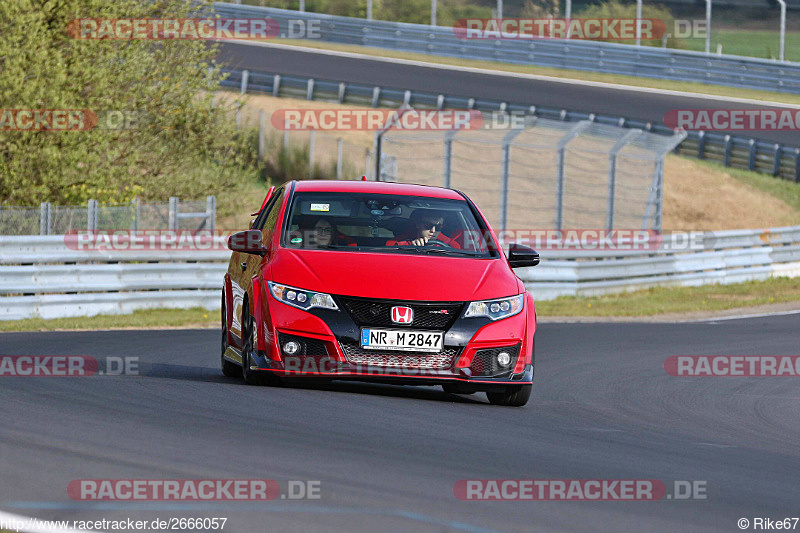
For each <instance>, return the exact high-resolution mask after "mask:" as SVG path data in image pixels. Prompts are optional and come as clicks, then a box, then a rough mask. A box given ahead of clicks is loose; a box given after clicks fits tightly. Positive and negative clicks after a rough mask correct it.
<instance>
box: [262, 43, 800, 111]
mask: <svg viewBox="0 0 800 533" xmlns="http://www.w3.org/2000/svg"><path fill="white" fill-rule="evenodd" d="M271 42H275V43H279V44H285V45H291V46H303V47H306V48H316V49H320V50H333V51H339V52H351V53H357V54H367V55H371V56H376V57H391V58H397V59H409V60H412V61H424V62H427V63H438V64H443V65H454V66H459V67H471V68H480V69H488V70H499V71H503V72H518V73H521V74H534V75H538V76H551V77H554V78H565V79H577V80H582V81H598V82H604V83H616V84H620V85H629V86H632V87H649V88H653V89H667V90H671V91H683V92H691V93H698V94H710V95H716V96H727V97H735V98H749V99H753V100H763V101H768V102H780V103H784V104H798V105H800V95H794V94H785V93H777V92H771V91H757V90H752V89H738V88H736V87H725V86H722V85H706V84H704V83H689V82H676V81H669V80H657V79H651V78H640V77H637V76H625V75H621V74H604V73H601V72H586V71H582V70H568V69H560V68H554V67H539V66H534V65H516V64H511V63H498V62H494V61H479V60H474V59H462V58H454V57H446V56H437V55H428V54H418V53H411V52H398V51H395V50H385V49H383V48H372V47H367V46H358V45H346V44H336V43H328V42H319V41H303V40H294V39H275V40H274V41H271Z"/></svg>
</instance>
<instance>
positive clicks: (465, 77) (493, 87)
mask: <svg viewBox="0 0 800 533" xmlns="http://www.w3.org/2000/svg"><path fill="white" fill-rule="evenodd" d="M288 48H291V47H284V48H274V47H265V46H253V45H243V44H235V43H224V44H222V49H221V53H220V56H219V58H220V60H222V61H225V62H227V63H228V64H230V65H231V66H232V67H236V68H247V69H251V70H260V71H265V72H274V73H278V74H282V75H285V76H309V77H313V78H317V79H325V80H333V81H347V82H351V83H365V84H371V85H377V86H381V87H393V88H397V89H411V90H415V91H429V92H435V93H441V94H449V95H456V96H465V97H472V98H478V99H486V100H493V101H507V102H515V103H523V104H531V105H537V106H540V107H548V108H554V109H567V110H570V111H583V112H586V113H597V114H602V115H612V116H622V117H627V118H635V119H640V120H646V121H650V122H653V123H657V122H663V121H664V115H665V114H666V113H667V111H669V110H672V109H761V108H764V109H775V108H774V107H769V108H765V107H763V106H759V105H752V104H745V103H735V102H734V103H730V102H725V101H723V100H720V99H718V98H717V99H709V98H703V97H702V96H679V95H671V94H670V95H665V94H653V93H648V92H642V91H637V90H625V89H617V88H608V87H592V86H585V85H575V84H570V83H565V82H558V81H546V80H538V79H525V78H517V77H512V76H502V75H493V74H482V73H476V72H465V71H456V70H450V69H448V70H443V69H437V68H434V67H424V66H414V65H403V64H395V63H390V62H387V61H381V60H380V58H375V59H366V58H364V59H361V58H351V57H338V56H335V55H328V54H320V53H315V52H310V51H307V50H306V51H303V50H292V49H288ZM368 50H369V49H368V48H365V52H364V53H369V52H368ZM736 134H737V135H743V136H745V137H755V138H759V139H764V140H767V141H771V142H778V143H784V144H786V145H789V146H797V145H798V140H797V134H796V132H793V131H756V132H741V131H740V132H736Z"/></svg>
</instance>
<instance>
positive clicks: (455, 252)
mask: <svg viewBox="0 0 800 533" xmlns="http://www.w3.org/2000/svg"><path fill="white" fill-rule="evenodd" d="M487 236H488V229H487V228H485V227H484V226H483V225H482V224H480V223H479V221H478V220H477V219H476V217H475V215H474V214H473V212H472V210H471V209H470V206H469V204H468V203H467V202H466V201H464V200H447V199H439V198H428V197H424V196H403V195H387V194H365V193H332V192H301V193H297V194H295V195H294V198H293V199H292V205H291V206H290V211H289V219H288V223H287V225H286V228H285V229H284V234H283V239H282V240H283V243H284V246H286V247H288V248H302V249H317V250H320V249H321V250H337V251H352V252H363V251H368V252H372V253H375V252H378V253H393V254H420V255H437V254H438V255H449V256H453V257H472V258H475V257H478V258H489V257H497V256H498V254H497V252H496V251H495V250H493V248H494V246H493V244H492V243H491V239H490V238H488V239H487Z"/></svg>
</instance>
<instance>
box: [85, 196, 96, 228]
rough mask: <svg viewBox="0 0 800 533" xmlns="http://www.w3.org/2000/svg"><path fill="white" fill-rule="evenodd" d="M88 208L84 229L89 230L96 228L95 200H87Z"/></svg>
mask: <svg viewBox="0 0 800 533" xmlns="http://www.w3.org/2000/svg"><path fill="white" fill-rule="evenodd" d="M88 207H89V209H88V210H87V211H88V215H87V221H86V229H88V230H89V231H96V230H97V200H89V205H88Z"/></svg>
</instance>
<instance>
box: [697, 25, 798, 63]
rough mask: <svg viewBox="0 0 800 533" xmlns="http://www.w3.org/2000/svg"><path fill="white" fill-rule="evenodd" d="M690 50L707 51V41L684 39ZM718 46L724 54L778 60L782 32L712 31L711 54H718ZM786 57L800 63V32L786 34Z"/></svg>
mask: <svg viewBox="0 0 800 533" xmlns="http://www.w3.org/2000/svg"><path fill="white" fill-rule="evenodd" d="M682 42H683V43H684V45H685V46H686V49H688V50H695V51H698V52H703V51H705V49H706V48H705V47H706V40H705V39H683V41H682ZM717 44H721V45H722V53H723V54H731V55H737V56H748V57H758V58H761V59H777V58H778V56H779V55H780V32H778V31H768V30H735V29H719V30H715V29H714V28H713V27H712V29H711V52H714V53H716V51H717ZM785 57H786V60H788V61H800V32H789V31H787V32H786V48H785Z"/></svg>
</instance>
